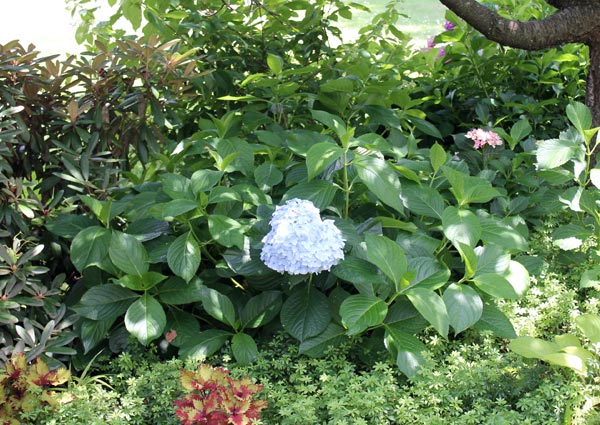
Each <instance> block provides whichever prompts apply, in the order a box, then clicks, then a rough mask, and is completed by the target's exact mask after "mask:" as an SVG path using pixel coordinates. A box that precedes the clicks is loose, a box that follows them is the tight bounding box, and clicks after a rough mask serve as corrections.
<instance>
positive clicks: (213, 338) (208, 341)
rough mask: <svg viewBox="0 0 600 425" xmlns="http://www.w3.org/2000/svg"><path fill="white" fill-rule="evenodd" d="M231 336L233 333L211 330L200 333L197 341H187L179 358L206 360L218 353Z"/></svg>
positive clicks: (180, 351) (181, 349) (180, 350)
mask: <svg viewBox="0 0 600 425" xmlns="http://www.w3.org/2000/svg"><path fill="white" fill-rule="evenodd" d="M230 336H231V332H227V331H223V330H220V329H209V330H207V331H204V332H200V333H199V334H198V335H197V336H196V338H195V339H193V340H190V341H187V342H186V343H185V344H184V345H183V346H182V347H181V348H180V349H179V356H181V357H183V358H186V357H191V358H197V359H201V360H204V359H205V358H207V357H209V356H212V355H213V354H214V353H216V352H217V351H218V350H219V349H220V348H221V347H222V346H223V344H225V342H226V341H227V340H228V339H229V337H230Z"/></svg>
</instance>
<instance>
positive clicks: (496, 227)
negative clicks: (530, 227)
mask: <svg viewBox="0 0 600 425" xmlns="http://www.w3.org/2000/svg"><path fill="white" fill-rule="evenodd" d="M480 224H481V240H482V241H483V242H485V243H486V244H495V245H498V246H501V247H503V248H506V249H508V250H509V252H517V251H526V250H527V247H528V244H527V239H525V238H524V237H523V235H522V234H521V233H519V232H518V231H517V230H516V229H515V228H514V227H512V226H510V225H508V224H506V223H503V222H501V221H500V220H498V219H495V218H493V217H482V218H481V219H480Z"/></svg>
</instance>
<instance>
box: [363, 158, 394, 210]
mask: <svg viewBox="0 0 600 425" xmlns="http://www.w3.org/2000/svg"><path fill="white" fill-rule="evenodd" d="M352 164H354V167H355V168H356V173H357V174H358V178H359V179H360V180H361V181H362V182H363V183H364V185H365V186H367V188H368V189H369V190H370V191H371V192H372V193H373V194H374V195H375V196H376V197H377V199H379V200H380V201H381V202H383V203H384V204H386V205H388V206H390V207H392V208H393V209H395V210H396V211H398V212H400V213H403V211H404V207H403V206H402V201H401V200H400V193H401V186H400V180H399V179H398V176H397V175H396V172H395V171H394V170H393V168H392V167H391V166H390V165H389V164H388V163H387V162H386V161H385V160H383V159H380V158H376V157H372V156H367V155H357V156H356V157H355V158H354V161H352Z"/></svg>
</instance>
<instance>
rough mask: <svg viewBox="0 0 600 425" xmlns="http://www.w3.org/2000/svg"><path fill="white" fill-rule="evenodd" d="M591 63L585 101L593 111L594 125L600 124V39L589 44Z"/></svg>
mask: <svg viewBox="0 0 600 425" xmlns="http://www.w3.org/2000/svg"><path fill="white" fill-rule="evenodd" d="M588 47H589V49H590V64H589V68H588V74H587V80H586V87H585V103H586V104H587V106H588V108H590V110H591V111H592V126H593V127H598V126H600V93H599V92H598V91H599V90H600V87H599V86H600V40H598V41H597V42H591V43H590V44H588Z"/></svg>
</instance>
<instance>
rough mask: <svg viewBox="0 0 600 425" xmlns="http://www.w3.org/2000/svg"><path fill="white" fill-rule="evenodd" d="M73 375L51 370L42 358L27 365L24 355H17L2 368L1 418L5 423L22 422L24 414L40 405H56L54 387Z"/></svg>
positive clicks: (0, 373) (9, 424)
mask: <svg viewBox="0 0 600 425" xmlns="http://www.w3.org/2000/svg"><path fill="white" fill-rule="evenodd" d="M70 377H71V374H70V372H69V371H68V370H67V369H64V368H60V369H56V370H53V371H51V370H50V369H49V368H48V365H47V364H46V362H44V361H43V360H42V359H40V358H37V359H36V361H35V362H34V363H33V364H31V365H28V364H27V359H26V357H25V354H23V353H19V354H17V355H15V356H14V357H13V358H11V359H10V360H9V361H8V362H6V363H5V366H4V370H2V371H0V421H1V422H2V424H3V425H13V424H14V425H19V424H20V423H21V421H20V419H21V415H22V414H26V413H28V412H31V411H33V410H35V409H36V408H39V407H40V406H41V405H49V406H56V405H57V403H58V399H57V398H56V396H55V391H53V390H54V388H53V387H55V386H57V385H62V384H64V383H65V382H67V381H68V380H69V378H70Z"/></svg>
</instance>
